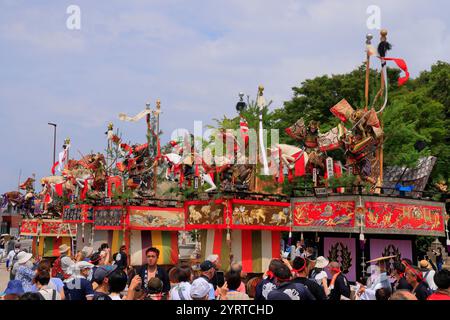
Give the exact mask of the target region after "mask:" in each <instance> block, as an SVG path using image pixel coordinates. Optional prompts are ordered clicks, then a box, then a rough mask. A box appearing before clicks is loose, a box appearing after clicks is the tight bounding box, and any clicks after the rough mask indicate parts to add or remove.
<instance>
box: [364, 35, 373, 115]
mask: <svg viewBox="0 0 450 320" xmlns="http://www.w3.org/2000/svg"><path fill="white" fill-rule="evenodd" d="M372 38H373V36H372V35H371V34H370V33H368V34H367V35H366V48H367V50H366V53H367V55H366V82H365V91H364V96H365V99H366V104H365V110H366V111H367V108H368V106H369V78H370V51H369V47H370V45H371V41H372Z"/></svg>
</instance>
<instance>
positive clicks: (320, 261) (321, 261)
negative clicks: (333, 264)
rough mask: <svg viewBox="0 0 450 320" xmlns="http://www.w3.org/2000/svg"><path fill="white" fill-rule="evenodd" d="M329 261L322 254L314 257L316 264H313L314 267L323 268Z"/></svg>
mask: <svg viewBox="0 0 450 320" xmlns="http://www.w3.org/2000/svg"><path fill="white" fill-rule="evenodd" d="M329 263H330V261H328V259H327V258H325V257H323V256H319V257H317V259H316V264H315V266H314V267H315V268H318V269H323V268H325V267H326V266H327V265H328V264H329Z"/></svg>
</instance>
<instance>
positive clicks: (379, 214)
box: [365, 202, 445, 235]
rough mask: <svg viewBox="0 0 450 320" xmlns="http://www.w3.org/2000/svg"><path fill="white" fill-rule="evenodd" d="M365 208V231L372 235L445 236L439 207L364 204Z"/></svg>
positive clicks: (380, 203) (387, 203)
mask: <svg viewBox="0 0 450 320" xmlns="http://www.w3.org/2000/svg"><path fill="white" fill-rule="evenodd" d="M365 208H366V218H365V222H366V223H365V225H366V229H368V231H369V232H372V233H393V232H394V233H397V232H398V233H403V234H404V233H411V234H424V235H444V234H445V227H444V217H443V208H442V207H440V206H431V205H419V204H408V203H396V202H366V203H365ZM369 229H370V230H369Z"/></svg>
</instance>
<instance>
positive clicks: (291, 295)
mask: <svg viewBox="0 0 450 320" xmlns="http://www.w3.org/2000/svg"><path fill="white" fill-rule="evenodd" d="M274 276H275V284H276V286H277V288H276V289H273V290H272V291H270V292H269V294H268V295H267V300H306V301H308V300H310V301H312V300H316V299H315V298H314V296H313V295H312V294H311V292H310V291H309V290H308V289H307V288H306V287H305V286H304V285H303V284H301V283H294V282H292V281H291V278H292V276H291V270H289V268H288V266H286V265H284V264H283V265H282V266H279V267H278V268H277V269H276V270H275V272H274Z"/></svg>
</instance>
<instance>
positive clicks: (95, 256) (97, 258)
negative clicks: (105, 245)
mask: <svg viewBox="0 0 450 320" xmlns="http://www.w3.org/2000/svg"><path fill="white" fill-rule="evenodd" d="M100 260H101V257H100V253H98V252H94V253H93V254H92V256H91V258H90V263H92V264H93V265H94V266H97V265H98V263H99V262H100Z"/></svg>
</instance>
